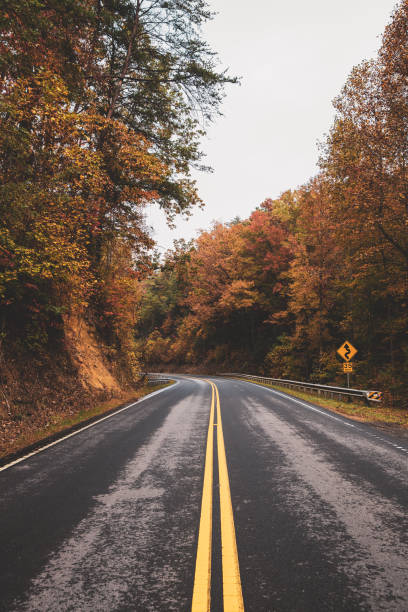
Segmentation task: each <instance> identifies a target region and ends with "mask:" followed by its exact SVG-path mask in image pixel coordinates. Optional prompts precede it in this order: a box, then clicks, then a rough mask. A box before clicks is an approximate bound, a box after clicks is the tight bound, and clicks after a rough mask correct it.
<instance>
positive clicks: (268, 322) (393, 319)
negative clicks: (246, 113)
mask: <svg viewBox="0 0 408 612" xmlns="http://www.w3.org/2000/svg"><path fill="white" fill-rule="evenodd" d="M407 32H408V2H407V1H406V0H404V1H403V2H401V3H400V5H399V6H398V7H397V9H396V10H395V12H394V14H393V16H392V20H391V22H390V24H389V25H388V26H387V28H386V30H385V33H384V37H383V42H382V46H381V49H380V51H379V54H378V57H377V58H376V59H374V60H372V61H369V62H363V63H362V64H361V65H359V66H357V67H356V68H354V69H353V71H352V73H351V75H350V77H349V78H348V80H347V82H346V84H345V86H344V88H343V90H342V92H341V94H340V95H339V96H338V98H337V99H336V100H335V103H334V104H335V108H336V111H337V114H336V118H335V121H334V125H333V127H332V129H331V131H330V133H329V136H328V138H327V140H326V142H325V143H323V146H322V154H321V160H320V168H321V169H320V173H319V174H318V176H317V177H315V178H314V179H312V180H311V181H309V183H308V184H306V185H305V186H303V187H301V188H300V189H298V190H297V191H295V192H287V193H285V194H283V195H282V196H281V198H280V199H279V200H276V201H266V202H265V203H264V204H263V205H262V206H261V207H260V208H259V209H257V210H256V211H255V212H254V213H252V215H251V217H250V218H249V219H248V220H243V221H241V220H239V219H238V220H236V221H234V222H233V223H231V224H230V225H228V224H227V225H216V226H215V227H214V228H213V229H212V230H211V231H209V232H203V233H202V234H201V235H200V236H199V238H198V239H197V241H196V242H195V245H194V248H193V250H192V251H191V254H190V259H189V263H188V265H187V278H188V284H187V287H186V288H185V289H184V290H183V293H184V296H183V304H184V307H187V311H186V312H185V315H184V317H183V318H181V319H179V320H178V323H177V325H176V326H175V327H174V328H172V331H171V334H172V337H173V340H172V342H171V343H169V344H168V345H167V349H166V350H167V352H166V355H162V358H163V360H164V359H167V360H169V359H173V360H174V361H176V362H177V361H178V362H181V361H183V359H185V356H186V355H188V357H187V359H193V360H195V362H197V363H203V362H205V363H207V364H208V365H209V366H211V365H213V366H215V367H217V368H222V367H226V368H228V369H230V368H231V367H233V368H238V369H241V370H242V369H243V368H252V369H256V368H258V369H261V370H263V371H266V372H270V373H273V374H274V375H275V376H280V377H282V376H292V377H303V378H311V379H314V380H322V381H335V380H337V381H338V382H341V380H342V374H341V369H340V368H339V363H338V361H337V360H336V357H335V350H336V348H337V346H338V345H340V344H341V342H342V341H343V340H345V339H346V338H347V339H348V340H350V341H353V343H354V344H355V345H356V346H357V347H358V348H359V354H358V360H357V362H356V368H355V369H356V374H355V376H356V378H355V380H357V381H360V384H362V385H367V386H370V385H372V386H380V387H386V388H388V389H390V390H393V391H395V392H396V393H398V392H401V390H402V389H404V388H406V380H408V308H407V306H408V172H407V169H408V144H407V143H408V94H407V91H408V89H407V87H408V59H407V58H408V38H407ZM186 292H187V294H186ZM185 294H186V295H185ZM140 329H142V326H141V328H140ZM159 330H160V325H158V326H157V327H156V331H155V333H160V332H159ZM164 336H165V334H164ZM176 347H180V350H179V351H177V350H176ZM156 359H157V355H156Z"/></svg>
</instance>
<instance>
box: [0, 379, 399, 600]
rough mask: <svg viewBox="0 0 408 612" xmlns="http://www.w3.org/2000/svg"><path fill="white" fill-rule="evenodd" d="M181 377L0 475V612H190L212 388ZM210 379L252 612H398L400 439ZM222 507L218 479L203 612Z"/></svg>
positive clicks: (216, 561)
mask: <svg viewBox="0 0 408 612" xmlns="http://www.w3.org/2000/svg"><path fill="white" fill-rule="evenodd" d="M177 378H178V383H177V384H176V385H174V386H173V387H170V388H168V389H165V390H163V391H161V392H159V393H156V394H153V395H152V396H150V397H148V398H145V399H144V400H142V401H139V402H137V403H135V404H134V405H132V406H131V407H129V408H128V409H127V410H125V411H122V412H120V413H117V414H115V415H113V416H112V417H110V418H109V419H107V420H105V421H102V422H100V423H98V424H95V425H93V426H92V427H90V428H88V429H86V430H84V431H82V432H80V433H78V434H77V435H75V436H73V437H71V438H68V439H67V440H64V441H62V442H61V443H59V444H56V445H55V446H53V447H51V448H49V449H47V450H44V451H42V452H40V453H38V454H36V455H34V456H32V457H30V458H28V459H26V460H25V461H22V462H20V463H18V464H16V465H14V466H11V467H10V468H8V469H6V470H4V471H1V472H0V519H1V520H0V551H1V554H0V610H2V611H7V612H8V611H34V610H35V611H39V612H45V611H50V612H51V611H52V612H56V611H76V612H77V611H83V610H84V611H85V610H92V611H113V610H115V611H116V610H121V611H128V610H129V611H131V610H134V611H141V612H148V611H153V612H155V611H156V612H161V611H163V612H164V611H166V612H167V611H176V612H180V611H184V610H189V609H190V606H191V595H192V589H193V580H194V567H195V554H196V545H197V536H198V526H199V518H200V504H201V492H202V490H201V489H202V479H203V471H204V456H205V448H206V441H207V429H208V419H209V412H210V401H211V388H210V385H209V384H208V383H207V382H205V380H202V379H199V378H188V377H177ZM212 380H214V382H216V384H217V386H218V389H219V394H220V402H221V413H222V420H223V430H224V438H225V448H226V455H227V463H228V469H229V477H230V488H231V497H232V504H233V510H234V519H235V530H236V538H237V546H238V555H239V563H240V572H241V582H242V589H243V595H244V603H245V610H247V611H251V612H252V611H253V612H262V611H267V612H272V611H282V612H283V611H288V612H289V611H291V612H297V611H299V612H300V611H303V612H304V611H311V612H312V611H313V612H316V611H322V612H323V611H325V612H326V611H344V612H352V611H354V610H356V611H357V610H387V611H394V610H395V611H401V612H406V611H407V610H408V442H407V439H402V438H399V437H398V436H397V435H391V434H386V433H384V432H382V431H379V430H377V429H375V428H373V427H372V426H369V425H366V424H362V423H358V422H355V421H350V420H349V419H347V418H343V417H341V416H339V415H337V414H333V413H331V412H329V411H326V410H325V409H323V408H321V407H317V406H315V405H313V404H312V403H309V402H303V401H302V400H294V399H291V398H289V397H288V396H286V395H285V394H282V393H278V392H274V391H271V390H268V389H266V388H264V387H260V386H256V385H253V384H251V383H247V382H241V381H234V380H222V379H216V378H213V379H212ZM215 462H216V456H215ZM215 465H216V463H215ZM218 499H219V496H218V481H217V470H216V469H215V470H214V507H213V555H212V589H211V596H212V606H211V610H212V612H218V611H221V610H222V570H221V545H220V529H219V508H218V503H219V502H218Z"/></svg>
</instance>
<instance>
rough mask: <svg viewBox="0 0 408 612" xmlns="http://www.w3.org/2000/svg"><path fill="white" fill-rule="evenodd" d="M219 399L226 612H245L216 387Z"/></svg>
mask: <svg viewBox="0 0 408 612" xmlns="http://www.w3.org/2000/svg"><path fill="white" fill-rule="evenodd" d="M212 384H213V388H215V393H216V397H217V425H218V427H217V450H218V474H219V481H220V514H221V548H222V587H223V599H224V612H243V610H244V601H243V598H242V587H241V577H240V573H239V561H238V550H237V542H236V538H235V526H234V513H233V510H232V503H231V491H230V485H229V478H228V467H227V457H226V455H225V444H224V435H223V431H222V420H221V406H220V397H219V394H218V389H217V387H216V385H214V383H212Z"/></svg>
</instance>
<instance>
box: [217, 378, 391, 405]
mask: <svg viewBox="0 0 408 612" xmlns="http://www.w3.org/2000/svg"><path fill="white" fill-rule="evenodd" d="M219 376H228V377H232V378H244V379H246V380H249V381H253V382H260V383H264V384H268V383H274V384H277V385H280V386H282V387H286V388H288V389H301V390H304V391H312V392H313V391H316V393H317V395H323V396H324V397H334V396H344V397H347V398H349V397H359V398H362V399H363V400H365V401H366V402H381V400H382V392H381V391H365V390H361V389H349V388H347V387H331V386H328V385H316V384H314V383H307V382H301V381H299V380H287V379H282V378H267V377H265V376H254V375H252V374H239V373H236V372H234V373H226V374H219Z"/></svg>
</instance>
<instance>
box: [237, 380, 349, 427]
mask: <svg viewBox="0 0 408 612" xmlns="http://www.w3.org/2000/svg"><path fill="white" fill-rule="evenodd" d="M241 382H250V383H252V384H253V385H258V387H263V388H264V389H266V390H267V391H270V392H271V393H276V395H280V396H281V397H283V398H285V399H289V400H291V401H292V402H295V403H296V404H300V405H301V406H304V407H305V408H308V409H309V410H313V411H314V412H318V413H319V414H322V415H323V416H325V417H327V418H328V419H333V420H334V421H338V422H339V423H342V424H343V425H347V426H348V427H354V428H355V427H356V426H355V425H354V424H353V423H349V422H348V421H346V420H343V419H339V418H338V417H335V416H334V415H332V414H328V413H327V412H325V411H323V410H319V409H318V408H315V407H314V406H310V404H306V403H305V402H301V401H300V400H298V399H297V398H295V397H293V395H289V393H282V392H281V391H276V390H275V389H271V388H270V387H266V386H265V385H262V384H259V383H256V382H253V381H252V380H248V381H247V380H242V381H241Z"/></svg>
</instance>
